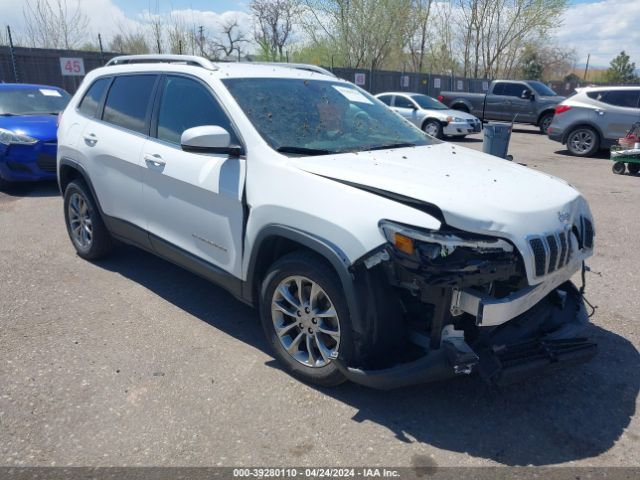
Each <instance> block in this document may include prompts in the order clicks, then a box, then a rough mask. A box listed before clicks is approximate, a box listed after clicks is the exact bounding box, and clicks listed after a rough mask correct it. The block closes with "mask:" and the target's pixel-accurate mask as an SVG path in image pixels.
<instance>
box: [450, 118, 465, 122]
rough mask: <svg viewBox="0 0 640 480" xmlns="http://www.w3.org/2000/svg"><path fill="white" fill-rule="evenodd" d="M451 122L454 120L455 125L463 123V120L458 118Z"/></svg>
mask: <svg viewBox="0 0 640 480" xmlns="http://www.w3.org/2000/svg"><path fill="white" fill-rule="evenodd" d="M453 120H454V122H456V123H460V122H464V119H463V118H460V117H456V118H454V119H453Z"/></svg>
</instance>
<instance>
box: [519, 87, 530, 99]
mask: <svg viewBox="0 0 640 480" xmlns="http://www.w3.org/2000/svg"><path fill="white" fill-rule="evenodd" d="M520 98H523V99H525V100H528V99H529V98H531V90H526V89H525V90H522V94H520Z"/></svg>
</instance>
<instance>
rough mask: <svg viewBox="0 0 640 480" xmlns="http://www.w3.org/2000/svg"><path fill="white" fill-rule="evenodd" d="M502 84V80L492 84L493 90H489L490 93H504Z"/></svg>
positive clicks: (503, 84)
mask: <svg viewBox="0 0 640 480" xmlns="http://www.w3.org/2000/svg"><path fill="white" fill-rule="evenodd" d="M504 86H505V83H504V82H498V83H496V84H494V85H493V90H492V91H491V93H492V94H494V95H504V93H503V92H504Z"/></svg>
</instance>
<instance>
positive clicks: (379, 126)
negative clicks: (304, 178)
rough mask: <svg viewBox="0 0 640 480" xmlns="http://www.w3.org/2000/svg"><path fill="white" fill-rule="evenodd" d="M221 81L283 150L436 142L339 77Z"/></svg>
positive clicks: (337, 149) (271, 141)
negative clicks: (332, 79)
mask: <svg viewBox="0 0 640 480" xmlns="http://www.w3.org/2000/svg"><path fill="white" fill-rule="evenodd" d="M224 83H225V85H226V87H227V88H228V89H229V91H230V92H231V94H232V95H233V97H234V98H235V100H236V101H237V102H238V104H239V105H240V107H241V108H242V110H243V111H244V113H245V114H246V115H247V117H248V118H249V120H251V122H252V123H253V125H254V126H255V128H256V129H257V130H258V132H259V133H260V134H261V135H262V137H263V138H264V139H265V140H266V141H267V142H268V143H269V145H271V147H272V148H274V149H275V150H278V151H280V152H283V153H293V154H302V155H304V154H306V155H321V154H331V153H340V152H350V151H361V150H373V149H383V148H394V147H395V148H401V147H408V146H416V145H429V144H433V143H436V142H437V140H434V139H432V138H431V137H428V136H427V135H426V134H425V133H423V132H421V131H420V130H419V129H417V128H415V127H413V126H412V125H411V124H409V122H407V121H406V120H404V119H403V118H402V117H400V116H399V115H398V114H396V113H394V112H393V111H391V110H390V109H388V108H387V107H386V106H384V105H383V104H382V103H381V102H379V101H378V100H376V99H375V98H373V97H372V96H371V95H369V94H368V93H366V92H364V91H363V90H360V89H358V88H357V87H355V86H353V85H350V84H346V83H344V82H337V81H336V82H333V81H325V80H304V79H290V78H230V79H226V80H224Z"/></svg>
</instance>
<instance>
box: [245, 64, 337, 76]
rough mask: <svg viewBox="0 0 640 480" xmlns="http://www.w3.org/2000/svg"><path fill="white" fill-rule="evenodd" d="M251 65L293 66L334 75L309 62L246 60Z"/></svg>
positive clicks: (298, 68)
mask: <svg viewBox="0 0 640 480" xmlns="http://www.w3.org/2000/svg"><path fill="white" fill-rule="evenodd" d="M247 63H251V64H253V65H267V66H269V65H271V66H274V67H285V68H294V69H296V70H306V71H307V72H314V73H321V74H322V75H329V76H330V77H335V74H334V73H332V72H330V71H329V70H327V69H326V68H322V67H319V66H317V65H313V64H310V63H286V62H247Z"/></svg>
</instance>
